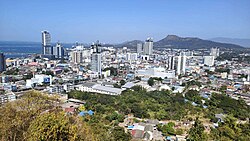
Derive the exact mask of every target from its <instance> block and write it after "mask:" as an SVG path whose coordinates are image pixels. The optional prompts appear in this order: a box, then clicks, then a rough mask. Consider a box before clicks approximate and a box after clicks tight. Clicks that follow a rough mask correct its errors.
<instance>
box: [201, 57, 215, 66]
mask: <svg viewBox="0 0 250 141" xmlns="http://www.w3.org/2000/svg"><path fill="white" fill-rule="evenodd" d="M203 59H204V65H207V66H210V67H211V66H213V65H214V56H203Z"/></svg>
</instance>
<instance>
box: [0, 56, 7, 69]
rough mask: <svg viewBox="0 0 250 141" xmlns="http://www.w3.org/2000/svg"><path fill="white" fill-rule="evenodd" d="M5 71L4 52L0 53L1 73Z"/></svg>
mask: <svg viewBox="0 0 250 141" xmlns="http://www.w3.org/2000/svg"><path fill="white" fill-rule="evenodd" d="M5 70H6V62H5V56H4V54H3V53H2V52H0V72H3V71H5Z"/></svg>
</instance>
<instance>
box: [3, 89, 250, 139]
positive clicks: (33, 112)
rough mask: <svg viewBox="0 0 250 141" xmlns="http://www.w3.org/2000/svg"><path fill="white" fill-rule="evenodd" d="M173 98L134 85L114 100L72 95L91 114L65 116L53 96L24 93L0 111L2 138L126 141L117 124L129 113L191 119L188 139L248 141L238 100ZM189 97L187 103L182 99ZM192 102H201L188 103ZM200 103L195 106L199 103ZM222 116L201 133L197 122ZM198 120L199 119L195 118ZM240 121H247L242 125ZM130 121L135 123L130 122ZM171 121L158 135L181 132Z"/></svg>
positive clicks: (249, 129)
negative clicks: (91, 113) (82, 102)
mask: <svg viewBox="0 0 250 141" xmlns="http://www.w3.org/2000/svg"><path fill="white" fill-rule="evenodd" d="M185 95H186V97H185V98H184V97H183V95H182V94H180V93H177V94H173V93H172V92H171V91H152V92H146V91H145V90H144V89H143V88H141V87H138V86H135V87H133V88H132V90H127V91H124V92H123V93H122V94H121V95H119V96H110V95H103V94H94V93H87V92H80V91H72V92H70V93H69V98H77V99H79V100H84V101H86V104H85V105H84V109H90V110H93V111H94V112H95V114H94V115H93V116H89V115H88V116H84V117H81V116H78V114H77V113H76V114H73V115H71V114H66V113H65V112H64V111H63V110H62V109H61V108H60V106H59V105H60V103H59V101H58V98H57V97H51V96H50V97H49V96H47V95H46V94H41V93H39V92H35V91H33V92H29V93H27V94H25V95H24V96H23V97H22V98H21V99H18V100H16V101H13V102H9V103H7V104H5V105H2V106H1V107H0V123H1V124H0V138H1V140H6V141H7V140H24V141H25V140H30V141H31V140H86V141H88V140H89V141H90V140H91V141H92V140H93V141H94V140H102V141H116V140H120V141H127V140H131V135H130V133H126V132H125V130H124V128H122V127H119V126H118V124H119V123H121V122H123V120H124V119H125V118H126V116H127V115H128V114H133V115H134V116H135V117H137V118H141V119H145V118H146V119H158V120H165V121H168V120H172V121H195V124H194V125H193V127H192V128H191V129H190V130H189V131H188V132H187V133H188V138H189V139H190V140H194V141H196V140H197V141H198V140H242V141H243V140H249V139H250V134H249V133H250V125H249V121H247V119H249V117H250V109H249V106H247V105H246V103H245V102H244V101H243V100H235V99H232V98H230V97H228V96H226V95H224V94H212V96H211V99H210V100H208V99H205V98H202V97H200V96H199V94H198V92H197V91H193V90H190V91H187V93H186V94H185ZM186 99H188V101H186ZM192 101H196V102H197V103H202V102H201V101H205V105H206V106H208V107H207V108H204V107H202V106H201V104H199V105H197V106H193V105H192ZM198 101H199V102H198ZM218 113H222V114H225V115H227V117H226V118H225V119H224V123H219V127H218V128H211V131H210V132H209V133H207V132H205V128H204V126H203V123H202V121H204V119H208V120H210V122H211V123H212V122H217V119H216V118H215V114H218ZM200 119H201V120H200ZM239 120H243V121H246V123H241V122H239ZM134 121H135V122H138V121H136V119H135V120H134ZM174 126H175V125H174V123H172V122H168V124H165V125H157V129H158V130H160V131H162V133H163V135H173V134H174V135H175V134H183V133H184V131H183V130H182V129H174Z"/></svg>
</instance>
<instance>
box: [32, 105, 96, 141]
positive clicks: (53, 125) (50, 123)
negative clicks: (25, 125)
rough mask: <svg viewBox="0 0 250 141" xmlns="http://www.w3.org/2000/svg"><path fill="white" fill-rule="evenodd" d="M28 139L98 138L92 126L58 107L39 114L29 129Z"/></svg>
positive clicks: (63, 140)
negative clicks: (93, 134) (92, 131)
mask: <svg viewBox="0 0 250 141" xmlns="http://www.w3.org/2000/svg"><path fill="white" fill-rule="evenodd" d="M28 140H30V141H34V140H42V141H43V140H44V141H47V140H61V141H71V140H88V141H91V140H96V139H95V138H94V137H93V136H92V133H91V132H90V128H89V127H88V126H86V125H85V124H84V123H83V122H79V121H77V118H74V117H72V116H70V115H66V114H65V112H63V111H60V109H56V110H55V111H52V112H47V113H44V114H41V115H39V116H38V117H37V118H36V119H35V120H33V121H32V123H31V125H30V127H29V129H28Z"/></svg>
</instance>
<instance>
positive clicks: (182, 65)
mask: <svg viewBox="0 0 250 141" xmlns="http://www.w3.org/2000/svg"><path fill="white" fill-rule="evenodd" d="M177 58H178V64H177V74H178V75H180V74H185V73H186V59H187V56H186V55H185V53H184V52H181V53H180V55H179V56H177Z"/></svg>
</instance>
